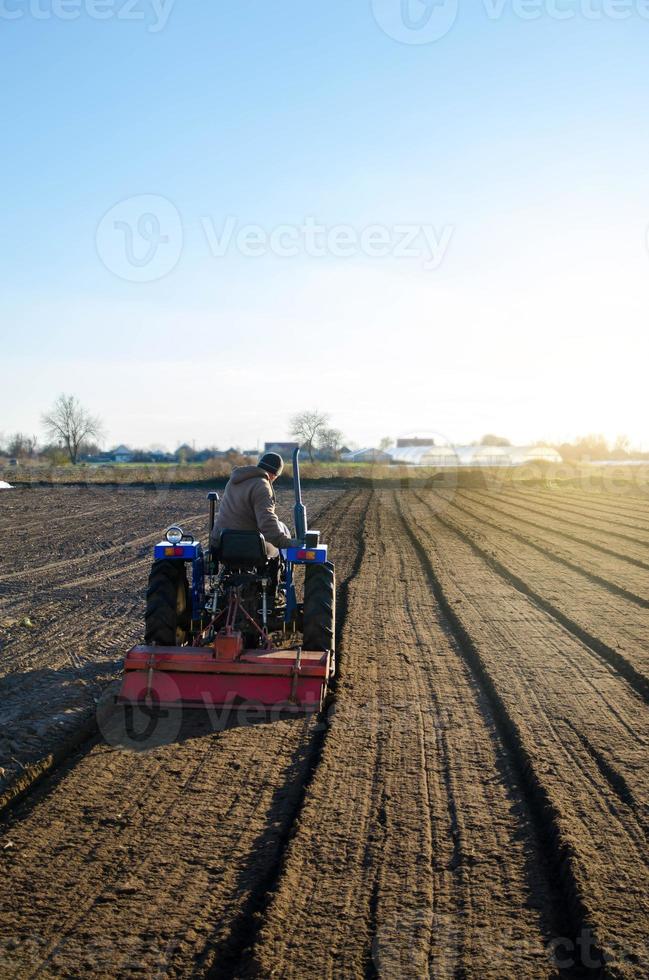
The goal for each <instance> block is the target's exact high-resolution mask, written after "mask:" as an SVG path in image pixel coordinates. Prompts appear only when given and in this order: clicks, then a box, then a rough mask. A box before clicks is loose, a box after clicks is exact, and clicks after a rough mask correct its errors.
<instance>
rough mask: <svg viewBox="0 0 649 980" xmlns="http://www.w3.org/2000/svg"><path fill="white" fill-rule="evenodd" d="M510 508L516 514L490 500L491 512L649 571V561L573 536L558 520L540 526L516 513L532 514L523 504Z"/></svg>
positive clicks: (513, 505) (471, 493)
mask: <svg viewBox="0 0 649 980" xmlns="http://www.w3.org/2000/svg"><path fill="white" fill-rule="evenodd" d="M461 492H462V491H461ZM462 493H464V492H462ZM467 496H470V497H471V499H474V497H473V491H469V492H467ZM498 499H500V498H498ZM483 506H486V505H483ZM510 506H511V507H513V508H514V513H512V511H511V509H508V508H507V506H506V505H505V506H504V507H498V506H497V505H496V504H495V503H494V502H493V500H492V499H491V498H490V499H489V509H490V510H495V511H498V513H500V514H505V515H506V516H507V517H510V518H515V519H516V520H518V521H521V523H523V524H529V525H530V527H535V528H537V529H539V530H541V531H545V532H546V533H548V532H549V533H550V534H553V535H555V536H557V537H560V538H565V539H566V540H567V541H574V542H575V543H576V544H579V545H582V547H585V548H592V549H593V550H594V551H599V552H601V553H602V554H603V555H610V557H611V558H615V559H617V560H618V561H623V562H628V564H629V565H634V566H635V567H636V568H641V569H642V570H643V571H649V561H646V560H645V559H642V558H635V557H634V556H633V555H630V554H628V553H626V552H620V551H616V550H615V549H614V548H609V547H608V546H607V545H603V544H599V543H598V542H597V541H592V540H590V539H589V538H583V537H580V536H579V535H577V534H572V533H571V532H570V531H564V530H562V529H561V528H559V527H557V526H556V519H555V521H554V523H553V524H552V527H551V528H549V527H548V525H547V524H539V522H538V521H534V520H532V519H531V518H529V517H521V516H520V514H517V513H516V511H519V510H522V511H523V513H524V514H525V513H528V514H529V513H530V511H529V510H528V509H526V508H525V507H524V506H523V505H522V504H512V505H510Z"/></svg>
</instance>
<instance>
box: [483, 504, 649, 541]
mask: <svg viewBox="0 0 649 980" xmlns="http://www.w3.org/2000/svg"><path fill="white" fill-rule="evenodd" d="M485 497H487V498H488V499H489V500H491V499H496V500H500V501H502V503H505V504H511V505H512V506H515V507H520V508H521V509H524V510H525V512H526V513H531V514H537V515H539V516H541V517H547V518H551V519H553V520H554V521H558V522H560V523H561V524H568V525H569V526H570V527H574V528H578V529H583V530H587V531H594V532H595V533H596V534H599V535H601V536H602V537H604V538H605V539H606V538H610V537H612V538H617V539H619V541H621V542H626V543H627V544H630V545H632V546H634V547H635V546H639V548H640V549H643V548H645V549H646V548H649V532H648V531H645V530H644V529H643V528H639V527H634V526H633V525H632V526H631V528H630V530H632V531H633V534H629V533H628V532H627V531H624V530H622V529H621V528H622V527H623V526H628V525H621V524H619V522H618V523H616V522H611V521H607V520H606V518H604V517H601V516H599V515H597V514H592V513H590V514H589V513H585V514H584V513H579V512H577V513H575V512H574V511H572V509H569V508H566V507H564V506H561V505H558V504H556V503H555V502H553V501H551V500H547V499H538V497H537V496H533V495H532V494H531V493H530V492H529V491H525V490H523V491H520V490H519V491H516V490H513V491H512V490H506V491H504V492H500V493H493V492H489V493H488V494H485ZM640 554H642V555H643V557H646V556H645V555H644V552H642V550H640Z"/></svg>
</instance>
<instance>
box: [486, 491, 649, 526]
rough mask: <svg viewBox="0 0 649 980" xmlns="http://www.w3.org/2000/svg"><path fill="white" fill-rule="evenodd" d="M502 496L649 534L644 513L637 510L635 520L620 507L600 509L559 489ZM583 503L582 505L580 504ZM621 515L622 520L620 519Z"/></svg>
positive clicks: (514, 492) (648, 524) (515, 492)
mask: <svg viewBox="0 0 649 980" xmlns="http://www.w3.org/2000/svg"><path fill="white" fill-rule="evenodd" d="M502 496H503V497H505V498H507V497H510V496H517V497H518V498H519V499H521V498H522V499H523V500H527V499H529V500H532V501H534V502H535V503H537V504H543V505H544V506H545V507H549V508H552V509H553V510H555V511H559V512H564V511H565V512H567V513H569V514H571V515H573V516H574V515H576V516H577V517H585V518H588V519H590V520H593V521H600V522H601V523H603V524H609V525H610V526H611V527H623V528H627V529H628V530H631V531H641V532H643V533H647V534H648V535H649V523H645V522H644V521H643V519H642V518H643V516H644V515H638V513H637V512H636V515H637V516H636V520H635V522H634V521H633V520H632V519H631V515H629V514H625V513H624V512H621V511H620V510H619V509H618V508H616V509H615V510H608V511H606V510H604V511H603V510H600V509H597V508H596V507H594V506H593V505H592V504H591V503H590V502H589V501H588V500H587V499H586V498H585V497H583V496H582V497H580V498H576V497H574V496H562V495H560V494H559V493H558V491H554V490H541V491H533V490H526V489H525V490H524V489H520V490H516V491H511V492H510V491H505V492H503V493H502ZM580 504H581V506H580ZM620 517H621V518H622V520H620Z"/></svg>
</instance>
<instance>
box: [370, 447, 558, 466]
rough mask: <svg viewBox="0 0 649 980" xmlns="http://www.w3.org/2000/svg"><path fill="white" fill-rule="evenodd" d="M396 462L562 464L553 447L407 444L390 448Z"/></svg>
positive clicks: (419, 464) (435, 464) (430, 463)
mask: <svg viewBox="0 0 649 980" xmlns="http://www.w3.org/2000/svg"><path fill="white" fill-rule="evenodd" d="M387 451H388V453H389V454H390V457H391V459H392V462H393V463H405V464H407V465H410V466H524V465H525V464H527V463H539V462H543V463H561V462H562V459H561V456H560V454H559V453H558V452H557V451H556V449H552V448H551V447H550V446H403V447H397V448H393V449H388V450H387Z"/></svg>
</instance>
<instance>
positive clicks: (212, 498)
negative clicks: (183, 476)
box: [207, 490, 219, 541]
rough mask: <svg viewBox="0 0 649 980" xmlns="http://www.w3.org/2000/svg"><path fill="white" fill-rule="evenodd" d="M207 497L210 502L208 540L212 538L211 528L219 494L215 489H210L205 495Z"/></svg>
mask: <svg viewBox="0 0 649 980" xmlns="http://www.w3.org/2000/svg"><path fill="white" fill-rule="evenodd" d="M207 499H208V500H209V502H210V526H209V528H208V532H207V533H208V540H210V541H211V540H212V528H213V527H214V518H215V516H216V505H217V502H218V499H219V495H218V493H217V492H216V490H210V492H209V493H208V495H207Z"/></svg>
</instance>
